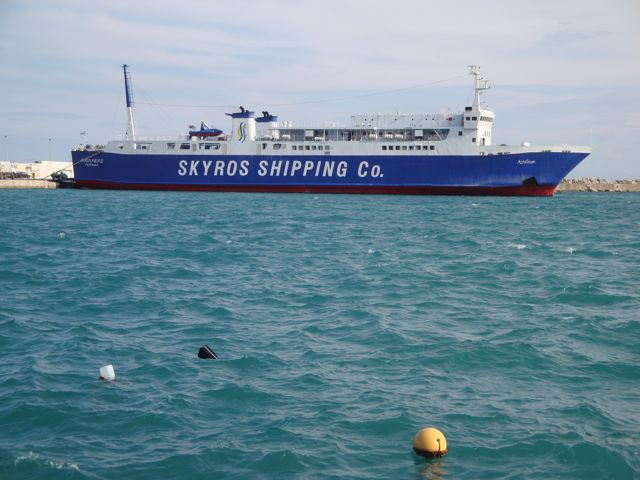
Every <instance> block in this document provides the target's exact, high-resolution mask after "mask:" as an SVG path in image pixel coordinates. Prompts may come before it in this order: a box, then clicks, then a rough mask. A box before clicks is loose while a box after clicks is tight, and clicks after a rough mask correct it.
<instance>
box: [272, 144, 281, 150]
mask: <svg viewBox="0 0 640 480" xmlns="http://www.w3.org/2000/svg"><path fill="white" fill-rule="evenodd" d="M281 148H282V144H281V143H274V144H273V149H274V150H280V149H281Z"/></svg>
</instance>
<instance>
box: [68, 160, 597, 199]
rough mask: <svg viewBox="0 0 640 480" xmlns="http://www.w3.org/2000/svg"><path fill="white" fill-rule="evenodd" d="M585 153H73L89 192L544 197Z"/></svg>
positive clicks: (76, 169) (79, 179) (77, 173)
mask: <svg viewBox="0 0 640 480" xmlns="http://www.w3.org/2000/svg"><path fill="white" fill-rule="evenodd" d="M587 155H588V153H575V152H562V153H561V152H533V153H519V154H505V155H486V156H476V155H473V156H471V155H455V156H444V155H433V156H404V155H403V156H338V155H336V156H333V155H331V156H329V155H326V156H307V155H304V156H293V155H287V156H266V155H265V156H258V155H254V156H246V155H244V156H243V155H186V156H181V155H157V154H120V153H107V152H100V153H97V152H95V151H73V152H72V157H73V162H74V172H75V181H76V184H77V185H78V186H81V187H91V188H111V189H113V188H121V189H147V190H151V189H153V190H211V191H262V192H330V193H401V194H402V193H406V194H447V195H457V194H462V195H465V194H468V195H552V194H553V192H554V191H555V188H556V187H557V185H558V184H559V183H560V182H561V181H562V179H563V178H564V177H565V176H566V175H567V174H568V173H569V172H570V171H571V170H572V169H573V168H574V167H575V166H576V165H578V164H579V163H580V162H581V161H582V160H583V159H584V158H585V157H586V156H587Z"/></svg>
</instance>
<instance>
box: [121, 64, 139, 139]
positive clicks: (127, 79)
mask: <svg viewBox="0 0 640 480" xmlns="http://www.w3.org/2000/svg"><path fill="white" fill-rule="evenodd" d="M128 68H129V66H128V65H122V70H123V72H124V92H125V95H126V97H127V117H128V120H129V121H128V124H127V132H126V134H125V136H126V138H127V140H129V139H131V140H135V139H136V132H135V129H134V126H133V93H132V92H133V89H132V88H131V75H130V74H129V71H128V70H127V69H128Z"/></svg>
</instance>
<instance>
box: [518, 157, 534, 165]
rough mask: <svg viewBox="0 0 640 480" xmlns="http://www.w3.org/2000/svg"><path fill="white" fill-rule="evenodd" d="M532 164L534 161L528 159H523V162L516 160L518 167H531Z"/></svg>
mask: <svg viewBox="0 0 640 480" xmlns="http://www.w3.org/2000/svg"><path fill="white" fill-rule="evenodd" d="M534 163H536V161H535V160H529V159H528V158H525V159H524V160H518V165H533V164H534Z"/></svg>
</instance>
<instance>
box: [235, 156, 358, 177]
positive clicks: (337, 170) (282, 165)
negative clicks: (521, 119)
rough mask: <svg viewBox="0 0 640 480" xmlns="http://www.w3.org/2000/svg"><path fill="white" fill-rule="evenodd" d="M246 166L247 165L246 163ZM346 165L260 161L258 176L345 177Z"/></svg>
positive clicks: (340, 163)
mask: <svg viewBox="0 0 640 480" xmlns="http://www.w3.org/2000/svg"><path fill="white" fill-rule="evenodd" d="M247 166H248V163H247ZM347 170H348V164H347V162H345V161H341V162H337V163H336V162H335V160H320V161H313V160H305V161H304V162H303V161H301V160H293V161H291V160H272V161H271V162H269V161H268V160H260V162H259V163H258V176H260V177H266V176H269V177H294V176H296V175H301V176H303V177H306V176H311V175H313V176H315V177H333V176H334V175H337V176H338V177H346V176H347Z"/></svg>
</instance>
